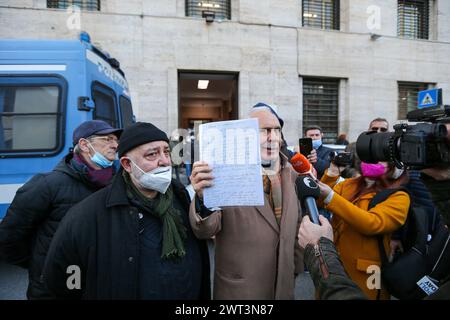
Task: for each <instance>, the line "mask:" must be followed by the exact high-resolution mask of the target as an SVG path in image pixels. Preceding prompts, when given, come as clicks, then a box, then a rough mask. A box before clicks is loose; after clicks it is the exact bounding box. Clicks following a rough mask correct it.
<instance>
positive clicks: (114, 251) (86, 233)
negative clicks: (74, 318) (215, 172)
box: [44, 172, 210, 300]
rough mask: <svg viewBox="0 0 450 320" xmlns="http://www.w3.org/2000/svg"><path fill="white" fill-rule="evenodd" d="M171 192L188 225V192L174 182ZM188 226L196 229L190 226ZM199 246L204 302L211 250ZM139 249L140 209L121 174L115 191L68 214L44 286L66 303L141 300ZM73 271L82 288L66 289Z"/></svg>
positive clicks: (110, 188)
mask: <svg viewBox="0 0 450 320" xmlns="http://www.w3.org/2000/svg"><path fill="white" fill-rule="evenodd" d="M172 188H173V193H174V196H175V197H177V198H178V200H179V201H180V203H181V204H182V207H183V209H184V210H183V212H182V214H183V215H186V216H185V217H183V220H185V221H189V220H188V219H184V218H187V217H188V213H189V206H190V197H189V195H188V193H187V191H186V189H185V188H184V186H183V185H181V184H180V183H178V182H177V181H175V180H172ZM186 227H187V228H188V229H190V228H191V227H190V225H189V224H188V225H186ZM189 232H191V230H189ZM195 241H196V242H197V243H198V245H199V248H200V252H201V256H202V258H201V260H202V261H201V265H202V271H203V272H202V285H201V295H200V297H199V299H209V298H210V274H209V258H208V249H207V245H206V242H205V241H201V240H198V239H195ZM139 249H140V246H139V210H138V209H137V208H136V207H134V206H132V205H131V204H130V203H129V200H128V198H127V195H126V185H125V182H124V179H123V177H122V174H121V173H120V172H119V173H118V174H117V175H116V177H115V178H114V179H113V182H112V184H111V185H110V186H108V187H106V188H104V189H102V190H100V191H99V192H97V193H95V194H93V195H92V196H90V197H88V198H87V199H85V200H84V201H82V202H80V203H79V204H77V205H75V206H74V207H73V208H72V209H71V210H70V211H69V212H68V214H67V215H66V217H65V218H64V220H63V221H62V223H61V225H60V227H59V228H58V231H57V232H56V234H55V237H54V241H53V242H52V245H51V246H50V250H49V253H48V255H47V260H46V264H45V270H44V280H45V283H46V285H47V288H48V289H49V290H50V291H51V293H52V295H54V296H55V297H57V298H62V299H88V300H94V299H100V300H110V299H127V300H128V299H138V298H139V296H138V294H139V293H138V292H139V283H138V282H139ZM69 266H77V267H79V270H80V273H79V274H80V275H81V277H80V279H81V281H80V287H79V289H72V290H70V289H69V288H68V287H67V281H68V280H69V282H70V281H71V280H70V279H69V278H70V276H71V273H70V274H68V273H67V271H68V267H69ZM149 272H152V270H149ZM73 275H75V272H73ZM74 281H76V280H74ZM72 283H73V284H76V282H72ZM182 285H183V284H182V283H180V286H182Z"/></svg>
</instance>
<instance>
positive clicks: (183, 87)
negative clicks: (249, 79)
mask: <svg viewBox="0 0 450 320" xmlns="http://www.w3.org/2000/svg"><path fill="white" fill-rule="evenodd" d="M178 88H179V95H178V97H179V104H178V108H179V110H178V111H179V112H178V114H179V117H178V126H179V128H183V129H194V128H196V127H197V126H198V125H200V124H203V123H207V122H213V121H225V120H236V119H238V115H239V113H238V73H227V72H220V73H218V72H211V73H209V72H195V71H179V72H178Z"/></svg>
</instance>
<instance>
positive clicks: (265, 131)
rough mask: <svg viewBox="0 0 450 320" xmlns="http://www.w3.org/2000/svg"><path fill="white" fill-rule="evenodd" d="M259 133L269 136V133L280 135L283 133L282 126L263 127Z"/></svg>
mask: <svg viewBox="0 0 450 320" xmlns="http://www.w3.org/2000/svg"><path fill="white" fill-rule="evenodd" d="M259 133H260V134H262V135H264V136H268V135H269V134H272V135H275V136H280V135H281V128H261V129H259Z"/></svg>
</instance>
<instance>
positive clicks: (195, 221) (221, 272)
mask: <svg viewBox="0 0 450 320" xmlns="http://www.w3.org/2000/svg"><path fill="white" fill-rule="evenodd" d="M250 117H251V118H256V119H258V122H259V128H260V129H259V130H260V148H261V149H260V150H261V160H262V173H263V176H262V179H263V182H264V193H265V194H264V205H263V206H255V207H228V208H225V209H223V210H220V211H215V212H211V211H209V210H208V209H207V208H205V206H204V205H203V202H202V199H203V190H204V189H205V188H207V187H209V186H211V185H212V183H213V174H214V171H212V169H211V167H210V166H208V164H207V163H205V162H196V163H194V166H193V171H192V175H191V183H192V186H193V188H194V190H195V191H196V204H197V205H194V203H192V204H191V209H190V213H189V215H190V218H191V225H192V229H193V231H194V233H195V235H197V237H199V238H200V239H209V238H211V237H214V236H215V245H216V246H215V272H214V294H213V298H214V299H235V300H242V299H258V300H260V299H270V300H273V299H294V287H295V274H296V273H298V272H300V271H302V270H303V254H302V252H301V251H300V250H301V249H300V247H299V245H298V241H297V239H296V237H297V234H298V230H299V226H300V222H301V216H302V215H301V209H300V205H299V202H298V199H297V195H296V192H295V180H296V178H297V173H296V172H295V170H294V169H293V168H292V166H291V165H290V164H289V162H288V161H287V159H286V158H285V157H284V156H282V155H280V148H281V142H282V138H281V129H282V126H283V120H282V119H281V118H280V117H279V116H278V115H277V113H276V110H275V109H274V107H273V106H269V105H267V104H264V103H258V104H257V105H255V106H254V107H253V109H252V110H251V112H250Z"/></svg>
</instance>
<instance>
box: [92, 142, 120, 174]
mask: <svg viewBox="0 0 450 320" xmlns="http://www.w3.org/2000/svg"><path fill="white" fill-rule="evenodd" d="M89 146H90V147H91V148H92V150H94V152H95V154H94V155H93V156H92V157H91V160H92V162H93V163H95V164H96V165H98V166H99V167H101V168H103V169H105V168H109V167H111V166H112V165H113V163H114V161H109V160H108V159H106V158H105V156H104V155H102V154H101V153H100V152H98V151H96V150H95V149H94V147H93V146H92V145H91V144H90V143H89Z"/></svg>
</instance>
